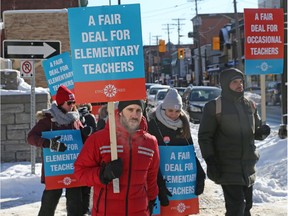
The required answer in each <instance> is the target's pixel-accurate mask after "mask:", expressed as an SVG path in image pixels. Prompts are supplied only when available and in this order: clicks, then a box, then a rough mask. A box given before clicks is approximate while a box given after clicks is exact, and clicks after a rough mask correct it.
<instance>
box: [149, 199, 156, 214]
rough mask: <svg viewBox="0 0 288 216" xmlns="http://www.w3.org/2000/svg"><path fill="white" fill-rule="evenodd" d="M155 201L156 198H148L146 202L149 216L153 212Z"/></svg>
mask: <svg viewBox="0 0 288 216" xmlns="http://www.w3.org/2000/svg"><path fill="white" fill-rule="evenodd" d="M155 202H156V199H154V200H150V201H149V203H148V210H149V215H150V216H151V215H152V214H153V209H154V206H155V205H156V204H155Z"/></svg>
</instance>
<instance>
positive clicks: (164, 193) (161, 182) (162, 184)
mask: <svg viewBox="0 0 288 216" xmlns="http://www.w3.org/2000/svg"><path fill="white" fill-rule="evenodd" d="M157 185H158V188H159V193H158V198H159V201H160V205H161V206H168V205H169V199H168V196H170V197H171V196H172V194H171V192H170V191H169V190H168V189H167V187H166V180H165V179H163V176H162V174H161V172H160V171H159V172H158V177H157Z"/></svg>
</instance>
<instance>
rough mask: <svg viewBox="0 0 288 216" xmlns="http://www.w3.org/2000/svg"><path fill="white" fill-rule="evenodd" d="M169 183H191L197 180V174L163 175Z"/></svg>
mask: <svg viewBox="0 0 288 216" xmlns="http://www.w3.org/2000/svg"><path fill="white" fill-rule="evenodd" d="M163 177H164V178H165V179H166V180H167V182H169V183H177V184H179V183H189V182H193V181H196V174H187V175H167V176H163Z"/></svg>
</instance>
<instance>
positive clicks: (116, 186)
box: [107, 102, 120, 193]
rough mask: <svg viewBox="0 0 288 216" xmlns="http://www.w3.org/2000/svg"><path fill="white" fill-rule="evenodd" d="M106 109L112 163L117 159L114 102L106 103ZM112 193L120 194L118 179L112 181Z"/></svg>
mask: <svg viewBox="0 0 288 216" xmlns="http://www.w3.org/2000/svg"><path fill="white" fill-rule="evenodd" d="M107 108H108V115H109V118H108V119H109V130H110V148H111V160H112V161H113V160H116V159H117V158H118V155H117V140H116V125H115V110H114V102H108V107H107ZM113 192H114V193H120V186H119V178H116V179H113Z"/></svg>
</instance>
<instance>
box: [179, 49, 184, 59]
mask: <svg viewBox="0 0 288 216" xmlns="http://www.w3.org/2000/svg"><path fill="white" fill-rule="evenodd" d="M184 57H185V49H184V48H178V59H184Z"/></svg>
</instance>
